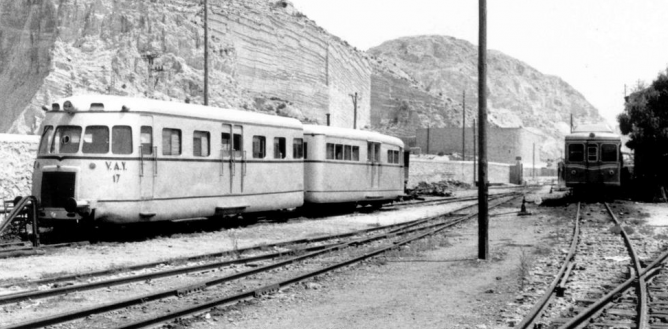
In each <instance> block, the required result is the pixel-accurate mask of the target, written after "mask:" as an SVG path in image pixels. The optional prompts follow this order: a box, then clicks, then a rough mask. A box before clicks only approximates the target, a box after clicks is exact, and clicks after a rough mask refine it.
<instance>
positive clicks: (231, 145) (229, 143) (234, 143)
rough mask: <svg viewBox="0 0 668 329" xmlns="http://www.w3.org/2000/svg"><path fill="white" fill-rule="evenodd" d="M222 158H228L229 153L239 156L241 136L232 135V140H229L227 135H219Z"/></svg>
mask: <svg viewBox="0 0 668 329" xmlns="http://www.w3.org/2000/svg"><path fill="white" fill-rule="evenodd" d="M221 136H222V137H221V140H222V146H221V149H222V150H223V155H224V156H230V152H231V151H234V152H235V154H236V155H237V156H241V134H234V136H233V138H234V140H230V134H229V133H222V135H221Z"/></svg>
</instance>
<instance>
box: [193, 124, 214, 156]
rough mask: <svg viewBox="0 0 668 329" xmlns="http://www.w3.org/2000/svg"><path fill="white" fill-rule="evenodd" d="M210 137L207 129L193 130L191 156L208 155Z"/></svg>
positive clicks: (209, 152)
mask: <svg viewBox="0 0 668 329" xmlns="http://www.w3.org/2000/svg"><path fill="white" fill-rule="evenodd" d="M210 137H211V136H210V134H209V132H208V131H198V130H195V131H194V132H193V156H196V157H208V156H209V154H211V151H210V150H211V147H210V145H209V139H210Z"/></svg>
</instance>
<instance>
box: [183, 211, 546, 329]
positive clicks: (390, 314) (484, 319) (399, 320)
mask: <svg viewBox="0 0 668 329" xmlns="http://www.w3.org/2000/svg"><path fill="white" fill-rule="evenodd" d="M518 209H519V203H515V204H510V205H508V206H507V207H502V208H499V209H497V210H495V211H494V212H493V214H494V213H501V214H505V215H500V216H492V217H491V218H490V256H491V257H490V258H491V259H490V260H488V261H480V260H478V259H477V223H476V222H475V221H472V222H469V223H467V224H464V225H460V226H459V227H457V228H456V229H454V230H451V231H449V232H448V233H446V237H447V241H448V242H449V245H448V246H446V247H441V248H438V249H435V250H432V251H429V252H426V253H421V254H416V255H413V254H411V253H410V252H399V253H396V254H391V255H389V256H387V257H381V258H378V259H375V260H372V261H368V262H365V263H364V264H360V265H356V266H352V267H350V268H348V269H346V270H342V271H340V272H339V273H337V274H336V275H328V276H324V277H320V278H319V279H318V280H315V281H309V282H306V283H303V284H301V285H298V286H295V287H294V288H287V289H284V290H282V291H281V292H279V293H277V294H275V295H273V296H270V297H269V298H264V299H263V300H261V301H253V302H250V303H246V304H245V305H243V307H242V306H241V305H235V306H231V307H228V308H226V309H220V310H215V311H213V312H210V313H208V314H204V315H203V317H202V321H200V322H198V323H195V324H192V327H193V328H225V327H230V328H232V327H239V328H267V327H271V328H505V327H506V323H505V321H503V320H502V319H501V317H500V313H501V312H502V311H503V310H504V309H505V308H506V307H508V304H509V301H512V300H514V299H515V295H516V294H517V292H518V282H519V280H518V279H519V271H518V266H519V258H520V257H521V255H522V253H523V252H524V253H527V252H529V253H531V252H532V250H537V249H538V248H539V247H540V246H541V245H543V244H544V240H545V239H546V238H547V232H548V230H547V229H546V228H545V226H544V225H545V223H546V215H543V214H541V212H542V210H541V209H532V210H533V211H534V216H527V217H519V216H517V214H516V212H517V210H518ZM511 211H512V212H513V213H512V214H509V212H511ZM511 304H512V303H511Z"/></svg>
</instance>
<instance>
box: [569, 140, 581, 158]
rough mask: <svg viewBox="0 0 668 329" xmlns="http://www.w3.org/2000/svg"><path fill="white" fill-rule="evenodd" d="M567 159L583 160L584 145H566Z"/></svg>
mask: <svg viewBox="0 0 668 329" xmlns="http://www.w3.org/2000/svg"><path fill="white" fill-rule="evenodd" d="M568 161H570V162H582V161H584V145H582V144H569V145H568Z"/></svg>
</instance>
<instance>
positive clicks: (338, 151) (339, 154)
mask: <svg viewBox="0 0 668 329" xmlns="http://www.w3.org/2000/svg"><path fill="white" fill-rule="evenodd" d="M334 152H335V154H336V160H343V145H341V144H336V148H335V151H334Z"/></svg>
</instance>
